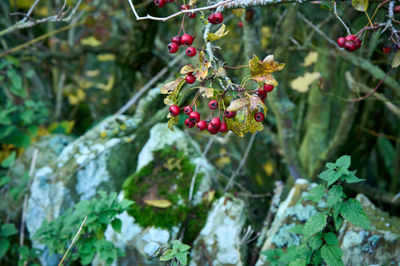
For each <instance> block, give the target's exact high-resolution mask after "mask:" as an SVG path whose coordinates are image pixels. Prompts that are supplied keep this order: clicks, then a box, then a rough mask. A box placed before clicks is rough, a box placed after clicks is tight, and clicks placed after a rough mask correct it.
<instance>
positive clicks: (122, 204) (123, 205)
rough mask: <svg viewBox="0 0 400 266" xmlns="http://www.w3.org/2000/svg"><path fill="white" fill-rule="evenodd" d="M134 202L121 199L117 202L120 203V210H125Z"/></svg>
mask: <svg viewBox="0 0 400 266" xmlns="http://www.w3.org/2000/svg"><path fill="white" fill-rule="evenodd" d="M134 203H135V202H134V201H131V200H127V199H123V200H121V202H120V203H119V204H120V205H121V208H122V210H126V209H128V207H129V206H131V205H132V204H134Z"/></svg>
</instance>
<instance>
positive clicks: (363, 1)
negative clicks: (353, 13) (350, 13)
mask: <svg viewBox="0 0 400 266" xmlns="http://www.w3.org/2000/svg"><path fill="white" fill-rule="evenodd" d="M351 4H352V5H353V7H354V8H355V9H356V10H358V11H361V12H364V11H367V9H368V6H369V0H351Z"/></svg>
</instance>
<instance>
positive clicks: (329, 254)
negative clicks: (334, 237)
mask: <svg viewBox="0 0 400 266" xmlns="http://www.w3.org/2000/svg"><path fill="white" fill-rule="evenodd" d="M321 256H322V258H323V259H324V261H325V262H326V264H327V265H328V266H344V264H343V261H342V256H343V251H342V250H341V249H340V247H339V246H330V245H323V246H322V248H321Z"/></svg>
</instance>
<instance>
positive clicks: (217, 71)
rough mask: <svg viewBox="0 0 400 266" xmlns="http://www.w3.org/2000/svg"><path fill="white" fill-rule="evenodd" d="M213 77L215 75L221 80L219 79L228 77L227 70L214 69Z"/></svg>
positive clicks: (221, 68)
mask: <svg viewBox="0 0 400 266" xmlns="http://www.w3.org/2000/svg"><path fill="white" fill-rule="evenodd" d="M213 75H214V76H215V77H216V78H219V77H226V71H225V68H223V67H218V68H217V69H213Z"/></svg>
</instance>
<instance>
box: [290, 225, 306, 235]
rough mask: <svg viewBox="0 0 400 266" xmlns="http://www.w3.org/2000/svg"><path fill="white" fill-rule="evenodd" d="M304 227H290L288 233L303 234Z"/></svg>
mask: <svg viewBox="0 0 400 266" xmlns="http://www.w3.org/2000/svg"><path fill="white" fill-rule="evenodd" d="M303 228H304V225H302V224H296V225H295V226H292V227H290V228H289V229H288V230H286V232H288V233H295V234H303Z"/></svg>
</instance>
